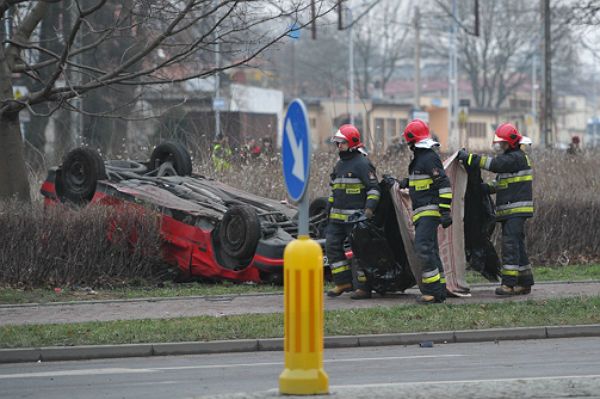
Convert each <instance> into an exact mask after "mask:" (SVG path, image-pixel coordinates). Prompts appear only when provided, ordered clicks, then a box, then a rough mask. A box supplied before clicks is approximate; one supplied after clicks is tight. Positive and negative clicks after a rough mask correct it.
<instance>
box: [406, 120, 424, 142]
mask: <svg viewBox="0 0 600 399" xmlns="http://www.w3.org/2000/svg"><path fill="white" fill-rule="evenodd" d="M403 136H404V140H406V142H407V143H408V144H416V143H418V142H420V141H423V140H426V139H428V138H430V137H431V136H430V134H429V126H427V123H425V122H424V121H422V120H421V119H414V120H412V121H411V122H410V123H409V124H408V125H406V129H404V134H403Z"/></svg>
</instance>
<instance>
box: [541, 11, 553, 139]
mask: <svg viewBox="0 0 600 399" xmlns="http://www.w3.org/2000/svg"><path fill="white" fill-rule="evenodd" d="M542 1H543V2H544V3H543V9H542V10H543V13H544V122H543V131H542V134H543V143H544V144H545V145H546V146H550V145H551V144H552V141H553V137H552V122H553V119H554V116H553V110H552V50H551V41H550V40H551V37H550V33H551V32H550V0H542Z"/></svg>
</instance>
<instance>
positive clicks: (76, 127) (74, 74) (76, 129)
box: [69, 1, 83, 147]
mask: <svg viewBox="0 0 600 399" xmlns="http://www.w3.org/2000/svg"><path fill="white" fill-rule="evenodd" d="M78 18H79V9H78V7H77V4H76V3H75V1H73V2H72V3H71V26H74V25H75V23H76V22H77V19H78ZM73 44H74V45H75V46H74V48H73V49H72V50H75V49H79V48H80V47H81V35H79V34H77V35H76V36H75V41H74V43H73ZM73 61H74V62H75V63H77V64H79V65H81V54H78V55H75V56H74V57H73ZM71 68H72V70H71V73H70V74H69V79H70V80H71V84H72V85H73V86H79V85H80V84H81V74H80V73H79V72H78V71H75V67H71ZM72 104H73V108H75V111H71V138H70V141H71V142H72V143H73V142H74V143H75V145H76V146H77V147H79V146H80V145H82V144H83V143H82V142H83V140H82V137H81V134H82V131H83V126H82V125H83V118H82V117H81V113H80V112H79V110H80V109H81V97H79V96H76V97H74V98H73V101H72Z"/></svg>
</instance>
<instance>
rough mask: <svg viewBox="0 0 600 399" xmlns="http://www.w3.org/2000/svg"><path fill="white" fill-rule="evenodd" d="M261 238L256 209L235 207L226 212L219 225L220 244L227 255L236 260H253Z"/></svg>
mask: <svg viewBox="0 0 600 399" xmlns="http://www.w3.org/2000/svg"><path fill="white" fill-rule="evenodd" d="M260 237H261V231H260V221H259V220H258V215H257V214H256V211H255V210H254V208H252V207H251V206H248V205H233V206H232V207H230V208H229V209H228V210H227V212H225V215H224V216H223V220H222V221H221V224H220V225H219V242H220V244H221V248H222V249H223V251H224V252H225V253H226V254H227V255H229V256H231V257H232V258H235V259H249V258H251V257H252V256H254V253H255V252H256V247H257V245H258V240H260Z"/></svg>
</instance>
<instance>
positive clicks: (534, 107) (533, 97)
mask: <svg viewBox="0 0 600 399" xmlns="http://www.w3.org/2000/svg"><path fill="white" fill-rule="evenodd" d="M536 73H537V55H536V54H534V55H533V58H532V60H531V123H532V124H534V123H535V120H536V119H537V89H538V85H537V76H536Z"/></svg>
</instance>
